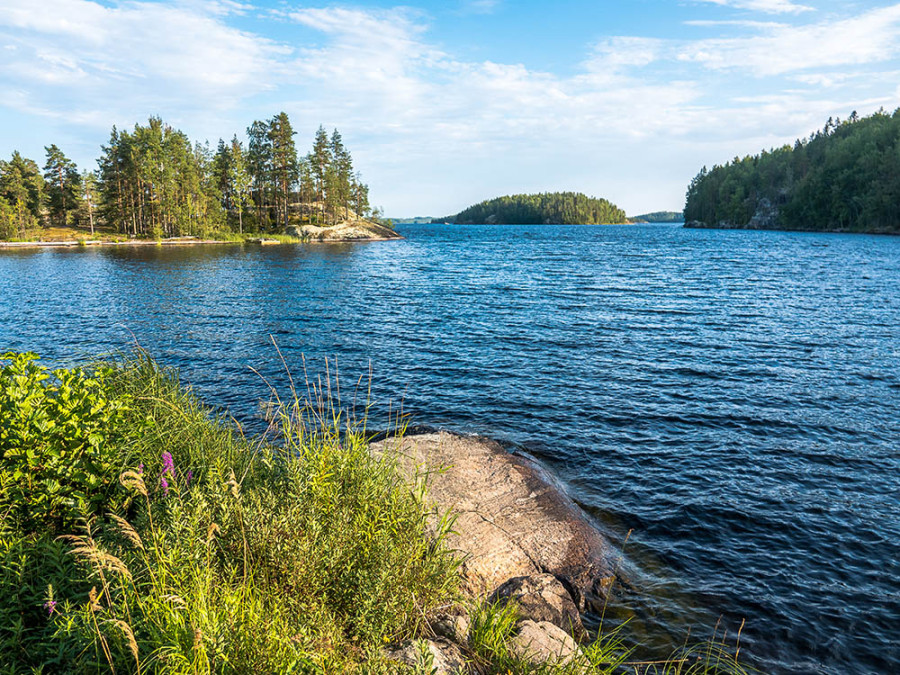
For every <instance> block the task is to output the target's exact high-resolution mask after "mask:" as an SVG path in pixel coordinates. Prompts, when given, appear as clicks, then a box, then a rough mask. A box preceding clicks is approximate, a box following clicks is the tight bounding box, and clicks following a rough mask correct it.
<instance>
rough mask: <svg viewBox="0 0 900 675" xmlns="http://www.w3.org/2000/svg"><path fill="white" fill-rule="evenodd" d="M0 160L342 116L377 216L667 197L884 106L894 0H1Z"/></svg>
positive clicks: (891, 79) (634, 205)
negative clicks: (537, 196) (513, 199)
mask: <svg viewBox="0 0 900 675" xmlns="http://www.w3.org/2000/svg"><path fill="white" fill-rule="evenodd" d="M0 60H2V61H0V155H2V156H8V155H9V154H10V153H11V152H12V151H13V150H14V149H18V150H20V151H21V152H23V153H24V154H26V155H28V156H31V157H33V158H35V159H37V160H38V161H39V162H40V163H43V155H44V151H43V146H45V145H49V144H50V143H56V144H57V145H59V146H60V147H61V148H62V149H63V150H64V151H65V152H66V153H67V154H69V156H70V157H72V158H73V159H75V160H76V161H77V162H78V163H79V165H80V166H82V167H90V168H93V167H94V162H95V160H96V157H97V156H98V154H99V146H100V144H101V143H103V142H104V141H105V140H106V138H108V135H109V131H110V128H111V126H112V125H113V124H116V125H118V126H119V127H130V126H132V125H133V124H134V123H135V122H138V121H146V118H147V117H148V116H149V115H160V116H162V117H163V119H165V120H166V121H167V122H169V123H170V124H172V125H173V126H176V127H178V128H180V129H182V130H183V131H185V132H186V133H188V134H189V135H190V136H191V138H192V139H195V140H206V139H208V140H210V141H211V142H212V143H215V142H216V141H217V139H218V138H219V137H228V138H230V137H231V136H232V135H233V134H234V133H235V132H237V133H239V134H242V132H243V130H244V129H246V127H247V126H248V125H249V124H250V122H252V121H253V120H254V119H263V118H267V117H271V116H272V115H273V114H275V113H277V112H279V111H281V110H285V111H286V112H288V114H289V115H290V116H291V119H292V120H293V122H294V126H295V129H296V130H297V132H298V136H297V141H298V146H299V147H301V148H303V149H304V151H305V149H306V148H307V147H308V146H309V145H310V144H311V142H312V137H313V134H314V132H315V130H316V128H317V127H318V125H319V124H324V125H325V126H326V127H327V128H329V129H331V128H334V127H337V128H339V129H340V130H341V133H342V135H343V137H344V140H345V142H346V143H347V145H348V147H349V148H350V149H351V151H352V152H353V155H354V158H355V160H356V165H357V168H358V169H359V170H361V171H362V173H363V176H364V179H366V180H367V182H368V183H369V184H370V188H371V193H372V197H373V201H374V203H375V204H378V205H381V206H383V207H384V209H385V211H386V212H387V213H388V214H389V215H394V216H412V215H446V214H450V213H455V212H456V211H459V210H460V209H462V208H464V207H465V206H468V205H469V204H471V203H474V202H477V201H480V200H482V199H486V198H490V197H493V196H497V195H500V194H508V193H514V192H533V191H544V190H579V191H583V192H586V193H588V194H592V195H595V196H601V197H606V198H608V199H611V200H612V201H613V202H615V203H617V204H619V205H620V206H622V207H623V208H625V210H626V211H627V212H628V213H629V214H636V213H640V212H645V211H652V210H662V209H680V208H681V207H682V205H683V198H684V191H685V188H686V186H687V183H688V182H689V181H690V179H691V178H692V177H693V175H694V174H695V173H696V172H697V171H698V170H699V168H700V167H701V166H702V165H704V164H706V165H712V164H714V163H717V162H724V161H727V160H728V159H730V158H732V157H734V156H736V155H744V154H748V153H755V152H757V151H759V150H760V149H762V148H768V147H773V146H776V145H780V144H782V143H785V142H791V141H792V140H793V139H794V138H796V137H798V136H805V135H808V134H809V133H810V132H811V131H814V130H815V129H817V128H820V127H821V126H823V124H824V122H825V120H826V119H827V118H828V117H829V116H840V117H842V118H843V117H846V116H848V115H849V114H850V112H851V111H853V110H857V111H858V112H859V113H860V114H861V115H865V114H869V113H871V112H873V111H875V110H877V109H878V108H880V107H884V108H885V109H887V110H893V109H895V108H896V107H898V106H900V2H884V1H866V2H864V1H856V2H854V1H853V0H848V1H845V2H836V1H832V0H796V1H795V0H669V1H663V0H618V1H616V2H603V1H600V0H593V1H591V2H588V1H586V0H584V1H582V0H578V1H572V2H565V1H561V2H552V3H551V2H536V1H530V0H521V1H514V0H443V1H439V2H438V1H435V2H408V3H406V4H399V3H398V4H395V3H392V2H382V1H375V0H360V1H358V2H349V3H328V2H317V3H306V2H299V1H296V0H258V1H252V0H129V1H119V0H0Z"/></svg>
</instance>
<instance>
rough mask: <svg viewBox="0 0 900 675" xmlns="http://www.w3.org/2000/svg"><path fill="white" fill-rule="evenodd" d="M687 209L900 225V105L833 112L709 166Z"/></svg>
mask: <svg viewBox="0 0 900 675" xmlns="http://www.w3.org/2000/svg"><path fill="white" fill-rule="evenodd" d="M684 217H685V220H686V221H688V222H689V223H690V222H691V221H694V223H693V224H697V225H706V226H712V227H751V228H760V229H766V228H787V229H798V230H829V231H846V232H893V233H900V108H898V109H897V110H896V111H894V113H893V114H888V113H886V112H884V110H880V111H878V112H876V113H874V114H873V115H871V116H868V117H863V118H861V117H859V115H857V113H856V112H853V113H852V114H851V115H850V117H849V118H848V119H846V120H843V121H841V120H840V119H839V118H838V119H832V118H829V119H828V122H827V123H826V124H825V127H824V128H823V129H822V130H820V131H816V132H815V133H813V134H811V135H810V136H809V138H806V139H798V140H797V141H796V142H795V143H794V144H793V145H785V146H783V147H781V148H777V149H774V150H771V151H768V152H767V151H763V152H762V153H760V154H759V155H754V156H747V157H744V158H743V159H741V158H738V157H735V158H734V159H733V160H732V161H731V162H728V163H727V164H725V165H724V166H718V165H717V166H714V167H713V168H712V169H711V170H707V168H706V167H703V169H701V171H700V173H699V174H697V176H695V177H694V179H693V180H692V181H691V184H690V186H689V187H688V190H687V198H686V202H685V208H684Z"/></svg>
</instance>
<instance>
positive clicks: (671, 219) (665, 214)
mask: <svg viewBox="0 0 900 675" xmlns="http://www.w3.org/2000/svg"><path fill="white" fill-rule="evenodd" d="M628 220H630V221H631V222H632V223H681V222H684V212H683V211H654V212H653V213H644V214H641V215H640V216H629V217H628Z"/></svg>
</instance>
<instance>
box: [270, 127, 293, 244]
mask: <svg viewBox="0 0 900 675" xmlns="http://www.w3.org/2000/svg"><path fill="white" fill-rule="evenodd" d="M295 133H296V132H295V131H294V129H293V127H291V121H290V119H288V116H287V113H285V112H281V113H278V114H277V115H276V116H275V117H273V118H272V119H271V120H270V121H269V139H270V141H271V144H272V171H273V173H274V176H275V190H276V203H277V205H278V210H280V212H281V214H280V215H281V218H280V220H281V222H282V224H283V226H284V228H285V229H287V226H288V208H289V201H290V194H291V191H292V190H293V187H294V185H296V183H297V181H298V180H299V178H300V166H299V163H298V161H297V146H296V145H295V144H294V134H295Z"/></svg>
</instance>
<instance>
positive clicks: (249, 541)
mask: <svg viewBox="0 0 900 675" xmlns="http://www.w3.org/2000/svg"><path fill="white" fill-rule="evenodd" d="M106 386H107V391H108V393H109V395H110V396H111V397H112V398H116V397H125V398H127V399H128V400H130V401H131V402H132V404H131V406H130V407H129V412H128V414H129V415H130V419H126V420H124V422H123V425H124V427H125V428H126V429H127V428H129V427H130V426H131V425H136V426H135V428H140V429H141V433H140V434H135V435H134V436H131V437H127V436H126V438H125V439H124V440H122V441H121V452H122V455H123V456H125V457H128V459H129V462H130V468H128V469H127V470H125V471H123V472H122V474H121V488H120V492H121V495H120V496H124V497H125V498H126V500H125V504H124V506H122V507H121V508H120V509H118V510H119V513H105V512H100V513H97V514H95V515H94V516H93V517H91V519H90V520H88V521H86V522H85V523H84V525H83V526H82V527H81V528H79V530H80V531H76V532H74V533H72V534H70V535H66V536H64V538H63V539H62V540H59V539H57V538H56V537H55V536H53V535H52V534H42V533H41V532H39V531H35V532H28V531H23V530H22V529H21V528H19V529H16V528H10V527H4V531H3V534H2V538H0V556H2V572H0V592H2V599H0V603H2V609H0V614H2V616H0V618H2V619H3V623H2V625H0V670H2V671H3V672H30V669H32V668H35V669H37V670H40V669H41V668H45V669H48V672H49V671H50V670H54V669H55V668H57V667H58V666H59V665H60V664H63V663H64V664H66V668H67V669H68V670H69V671H70V672H96V671H98V670H107V669H111V668H115V669H116V670H117V671H122V672H132V671H134V672H150V671H153V672H156V671H159V672H168V673H188V672H191V673H194V672H248V673H249V672H294V671H303V672H310V671H323V672H335V671H342V670H348V669H349V670H352V669H355V668H358V667H360V665H361V664H366V667H367V668H381V667H386V663H385V662H384V660H383V657H382V656H381V648H382V647H383V646H384V645H385V644H388V643H390V642H392V641H394V640H397V639H399V638H401V637H406V636H410V635H415V634H417V633H418V632H419V631H420V630H421V628H422V626H423V622H424V621H425V619H426V618H427V617H428V615H429V612H430V611H431V610H432V609H433V607H435V606H436V605H437V604H440V603H444V602H446V601H447V599H448V598H452V597H455V588H456V579H457V575H456V562H455V560H454V559H453V558H452V557H451V555H450V554H449V552H447V551H446V550H445V549H444V548H443V547H442V546H441V545H440V542H439V541H437V542H436V541H435V540H434V539H432V538H431V537H430V536H429V535H428V533H427V529H426V528H427V524H426V517H425V510H424V508H423V505H422V498H423V495H424V493H423V491H422V490H421V489H419V490H410V489H409V488H408V487H407V485H406V484H405V483H403V482H402V481H401V480H400V479H399V477H398V476H399V475H398V473H397V472H396V470H395V467H394V465H393V463H392V460H391V459H390V458H389V457H385V458H383V459H375V458H373V457H371V456H370V455H369V453H368V451H367V446H366V443H365V441H364V438H363V436H362V434H361V433H360V432H359V431H358V430H354V429H353V428H350V429H349V430H344V431H341V430H340V426H341V425H340V421H341V420H340V419H339V416H337V415H336V417H335V418H329V421H328V422H325V421H323V420H321V419H319V418H318V417H317V416H316V415H314V414H312V412H311V410H310V409H308V408H305V407H304V406H303V405H302V404H300V403H299V401H296V400H293V401H291V402H289V403H288V404H287V405H285V406H283V407H282V408H280V409H279V413H278V415H279V422H280V425H279V426H280V432H281V434H282V436H281V439H280V440H281V443H279V444H278V445H275V444H270V443H266V442H263V441H258V440H257V441H251V440H248V439H246V438H245V437H244V436H243V435H242V434H241V433H240V430H239V428H238V427H237V426H236V425H235V424H234V423H233V422H231V421H230V420H228V419H226V418H224V417H222V416H215V415H213V414H212V413H211V411H210V410H209V409H207V408H206V407H204V406H203V405H202V404H201V403H199V402H198V401H197V399H196V398H195V397H194V396H193V395H192V394H191V393H190V391H188V390H187V389H185V388H183V387H182V386H180V384H179V383H178V379H177V376H176V375H175V374H174V373H173V372H170V371H165V370H161V369H160V368H158V367H157V366H156V365H155V364H154V362H153V361H152V360H150V359H148V358H146V357H144V356H142V355H138V356H137V357H133V358H128V359H125V360H119V361H118V362H117V363H115V365H114V372H113V375H112V376H111V378H110V379H109V380H108V381H107V384H106ZM138 422H140V424H139V425H138V424H137V423H138ZM164 453H170V455H171V461H169V459H168V457H167V456H166V455H165V454H164ZM167 466H168V467H169V468H167ZM173 470H174V471H173ZM163 479H165V480H163ZM166 483H167V484H168V486H166ZM72 554H74V555H72ZM51 601H53V602H55V603H56V604H55V606H53V611H52V612H51V611H50V609H49V608H50V607H51V605H50V604H48V603H50V602H51Z"/></svg>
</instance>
